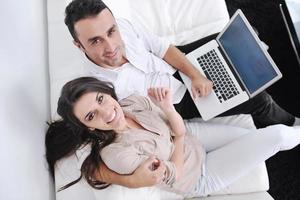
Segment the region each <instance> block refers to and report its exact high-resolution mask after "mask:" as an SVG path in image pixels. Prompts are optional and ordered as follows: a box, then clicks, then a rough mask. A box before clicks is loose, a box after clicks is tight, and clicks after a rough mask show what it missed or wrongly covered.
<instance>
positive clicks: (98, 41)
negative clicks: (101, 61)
mask: <svg viewBox="0 0 300 200" xmlns="http://www.w3.org/2000/svg"><path fill="white" fill-rule="evenodd" d="M101 42H102V40H101V39H96V40H93V42H92V44H93V45H96V44H99V43H101Z"/></svg>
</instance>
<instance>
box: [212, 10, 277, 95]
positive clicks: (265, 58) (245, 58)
mask: <svg viewBox="0 0 300 200" xmlns="http://www.w3.org/2000/svg"><path fill="white" fill-rule="evenodd" d="M216 40H217V42H218V43H219V45H220V47H221V49H222V51H223V52H224V54H225V55H226V56H227V58H228V60H229V62H230V63H231V65H232V66H233V69H234V70H235V72H236V75H237V76H238V78H239V79H240V81H241V82H242V84H243V86H244V88H245V89H246V91H247V93H248V94H249V96H250V97H253V96H255V95H257V94H258V93H260V92H261V91H263V90H265V89H266V88H267V87H269V86H270V85H271V84H273V83H274V82H275V81H277V80H278V79H280V78H281V77H282V74H281V73H280V71H279V69H278V68H277V66H276V65H275V63H274V61H273V60H272V58H271V56H270V55H269V53H268V52H267V51H266V49H264V47H263V46H262V44H261V41H260V40H259V38H258V36H257V35H256V33H255V31H254V30H253V28H252V27H251V25H250V24H249V22H248V20H247V19H246V17H245V16H244V14H243V13H242V11H241V10H240V9H238V10H237V11H236V12H235V14H234V15H233V16H232V17H231V20H230V22H229V23H228V25H227V27H225V28H224V30H223V31H222V32H221V33H220V34H219V35H218V37H217V38H216Z"/></svg>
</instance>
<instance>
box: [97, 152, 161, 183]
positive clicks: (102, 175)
mask: <svg viewBox="0 0 300 200" xmlns="http://www.w3.org/2000/svg"><path fill="white" fill-rule="evenodd" d="M154 163H157V162H156V159H155V158H154V157H150V158H148V159H147V160H146V161H145V162H143V163H142V164H141V165H140V166H139V167H138V168H137V169H136V170H135V171H134V172H133V173H132V174H130V175H120V174H118V173H116V172H114V171H112V170H110V169H109V168H108V167H107V166H106V165H105V164H101V165H100V168H99V170H98V171H97V173H96V174H95V178H96V179H97V180H99V181H101V182H106V183H111V184H117V185H122V186H125V187H129V188H139V187H149V186H153V185H156V184H158V183H161V182H162V180H163V178H164V173H165V171H166V167H165V165H164V164H163V163H161V162H160V164H159V166H157V165H155V166H156V168H153V167H152V166H153V164H154Z"/></svg>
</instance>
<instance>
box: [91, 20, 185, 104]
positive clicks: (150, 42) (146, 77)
mask: <svg viewBox="0 0 300 200" xmlns="http://www.w3.org/2000/svg"><path fill="white" fill-rule="evenodd" d="M117 24H118V27H119V30H120V33H121V37H122V39H123V41H124V43H125V54H126V58H127V60H128V61H129V62H127V63H125V64H124V65H122V66H121V67H118V68H116V69H105V68H103V67H101V66H98V65H96V64H94V63H93V62H91V61H90V60H89V59H86V60H87V61H86V66H87V67H86V69H87V70H88V73H89V74H90V75H92V76H94V77H96V78H99V79H100V80H103V81H109V82H112V83H113V84H114V86H115V89H116V93H117V96H118V98H119V100H121V99H123V98H126V97H128V96H130V95H132V94H140V95H143V96H147V89H148V88H149V87H169V88H170V89H171V91H172V92H173V103H174V104H176V103H179V102H180V101H181V99H182V98H183V96H184V93H185V92H186V87H185V86H184V85H183V84H182V83H181V82H180V81H178V80H177V79H176V78H174V77H173V74H174V73H175V71H176V69H175V68H173V67H172V66H170V65H169V64H168V63H167V62H165V61H164V60H163V57H164V55H165V53H166V51H167V50H168V48H169V46H170V43H169V42H168V41H166V40H162V39H161V38H159V37H157V36H155V35H152V34H150V33H149V32H146V30H145V29H143V28H142V27H140V26H139V25H137V24H134V25H133V24H132V23H131V22H129V21H128V20H126V19H118V20H117Z"/></svg>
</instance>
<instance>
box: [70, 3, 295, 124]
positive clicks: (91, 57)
mask: <svg viewBox="0 0 300 200" xmlns="http://www.w3.org/2000/svg"><path fill="white" fill-rule="evenodd" d="M65 23H66V25H67V26H68V29H69V31H70V33H71V35H72V37H73V38H74V44H75V45H76V46H77V47H78V48H79V49H80V50H81V51H82V52H84V53H85V55H86V57H87V58H88V59H87V61H88V64H87V69H88V70H89V71H90V72H91V74H92V75H94V76H96V77H99V78H101V79H102V80H107V81H110V82H112V83H113V84H114V85H115V87H116V92H117V95H118V97H119V98H120V99H122V98H125V97H127V96H129V95H131V94H133V93H139V94H142V95H146V94H147V89H148V88H150V87H155V86H167V87H170V88H171V89H172V91H173V93H174V95H173V100H174V102H173V103H174V104H175V107H176V109H177V111H178V112H179V113H180V114H181V115H182V116H183V118H185V119H188V118H193V117H199V116H200V114H199V112H198V111H197V109H196V107H195V105H194V103H193V101H192V99H191V97H190V95H189V93H188V92H187V90H186V88H185V87H184V85H183V84H182V82H180V81H179V80H178V79H180V77H179V76H178V73H177V72H176V71H181V72H183V73H184V74H186V75H187V76H188V77H189V78H190V79H191V81H192V93H193V98H201V97H203V96H206V95H208V94H209V93H210V92H211V90H212V86H213V84H212V82H211V81H210V80H208V79H206V78H205V77H204V76H203V75H201V74H200V73H199V72H198V70H196V69H195V68H194V67H193V65H192V64H191V63H190V62H189V61H188V60H187V59H186V58H185V56H184V55H183V53H181V51H179V50H178V49H177V48H176V47H174V46H172V45H170V44H169V43H167V42H166V41H163V40H161V39H160V38H158V37H156V36H154V35H151V34H150V33H149V32H147V31H146V30H145V29H143V28H142V27H140V26H139V25H137V24H132V23H131V22H129V21H127V20H125V19H120V20H115V18H114V17H113V14H112V13H111V11H110V10H109V8H107V7H106V5H105V4H104V3H103V2H102V1H100V0H74V1H73V2H71V3H70V4H69V6H68V7H67V8H66V18H65ZM175 77H176V78H175ZM241 113H244V114H251V115H252V117H253V120H254V123H255V125H256V126H257V127H258V128H260V127H265V126H268V125H272V124H278V123H281V124H286V125H290V126H291V125H293V124H295V122H296V123H298V122H299V121H298V119H297V120H296V118H295V117H294V116H293V115H291V114H289V113H287V112H286V111H285V110H283V109H282V108H280V107H279V106H278V105H277V104H276V102H274V101H273V100H272V98H271V96H270V95H268V94H267V93H266V92H262V93H260V94H259V95H257V96H256V97H254V98H252V99H250V100H248V101H247V102H245V103H243V104H241V105H239V106H237V107H235V108H233V109H231V110H229V111H227V112H225V113H223V114H222V115H221V116H226V115H234V114H241Z"/></svg>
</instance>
